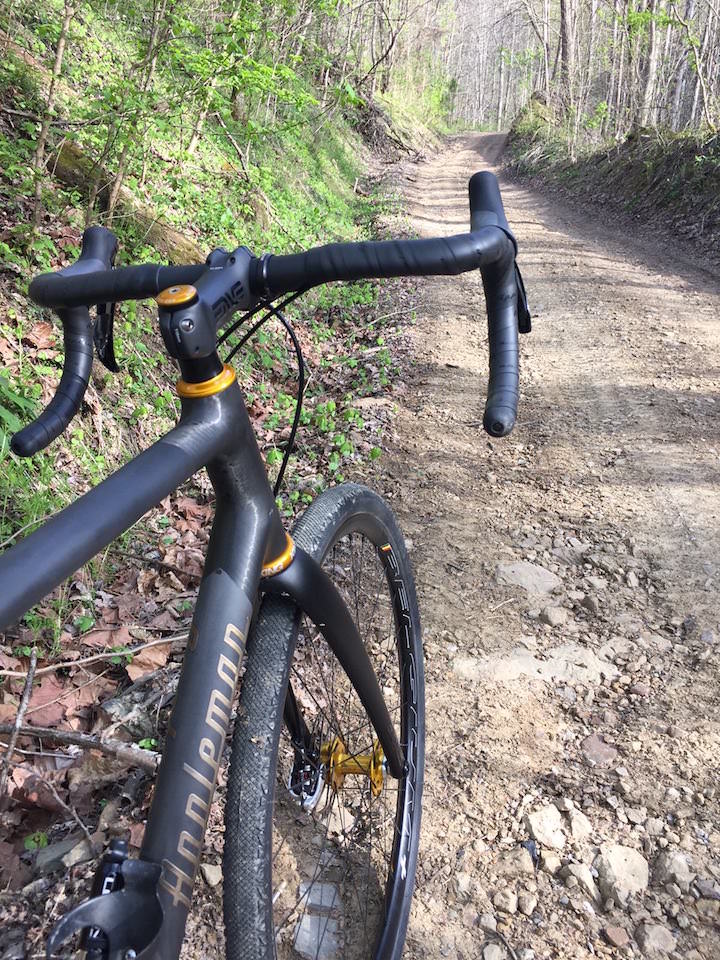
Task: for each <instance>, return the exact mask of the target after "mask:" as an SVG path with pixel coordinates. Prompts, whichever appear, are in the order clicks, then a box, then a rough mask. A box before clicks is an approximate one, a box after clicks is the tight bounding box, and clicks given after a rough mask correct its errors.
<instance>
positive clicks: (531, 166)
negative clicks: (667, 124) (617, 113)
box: [504, 98, 720, 266]
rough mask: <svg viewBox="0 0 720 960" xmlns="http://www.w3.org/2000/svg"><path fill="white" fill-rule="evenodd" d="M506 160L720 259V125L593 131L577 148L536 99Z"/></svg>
mask: <svg viewBox="0 0 720 960" xmlns="http://www.w3.org/2000/svg"><path fill="white" fill-rule="evenodd" d="M593 144H594V145H593ZM504 160H505V166H506V168H507V170H508V171H509V172H510V173H512V174H513V175H514V176H516V177H517V178H518V180H519V181H520V182H523V183H527V184H529V185H536V186H538V187H540V188H541V189H544V190H548V189H549V190H553V191H554V192H555V193H557V195H558V196H560V197H562V198H563V199H565V200H566V201H569V202H572V201H573V200H576V201H579V202H581V203H582V204H585V205H588V209H589V210H594V211H596V212H597V213H598V214H599V215H600V216H602V217H607V216H608V215H615V214H621V215H624V217H625V220H626V223H627V224H628V225H629V226H630V228H631V229H633V230H638V231H640V232H641V233H644V234H646V235H647V236H655V237H658V236H661V237H664V238H665V239H666V240H668V241H669V243H671V244H674V245H675V247H676V249H678V250H681V251H683V250H684V252H686V253H689V254H691V255H692V256H694V257H695V258H697V259H700V260H702V261H706V262H707V263H709V264H712V265H714V266H717V265H718V264H720V134H718V133H717V132H715V133H707V132H705V133H702V132H698V131H691V132H685V133H672V132H670V131H666V130H662V129H657V128H647V129H646V128H638V129H635V130H633V131H632V132H631V133H630V134H628V136H626V137H624V138H623V139H622V140H620V141H619V142H615V141H605V142H602V143H598V141H597V138H596V137H595V138H593V139H592V140H589V141H588V142H587V143H586V145H585V146H581V147H579V148H578V149H577V150H573V151H571V149H570V147H569V145H568V140H567V136H566V133H565V131H563V129H562V128H561V126H560V125H559V124H558V122H557V120H556V119H555V116H554V114H553V112H552V110H551V109H549V108H548V107H547V106H546V105H545V104H544V103H543V102H542V101H541V100H539V99H537V98H533V99H532V100H530V102H529V103H528V105H527V106H526V107H525V108H524V109H523V110H522V111H521V112H520V114H518V116H517V117H516V118H515V120H514V122H513V124H512V126H511V128H510V132H509V136H508V143H507V150H506V152H505V156H504ZM620 223H621V221H619V222H618V228H620Z"/></svg>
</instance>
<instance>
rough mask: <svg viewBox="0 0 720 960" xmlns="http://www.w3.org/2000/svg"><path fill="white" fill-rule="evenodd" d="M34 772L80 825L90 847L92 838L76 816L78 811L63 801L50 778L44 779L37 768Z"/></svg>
mask: <svg viewBox="0 0 720 960" xmlns="http://www.w3.org/2000/svg"><path fill="white" fill-rule="evenodd" d="M34 773H35V776H36V777H37V778H38V779H39V780H42V782H43V783H44V784H45V786H46V787H47V788H48V790H49V791H50V793H52V795H53V797H55V799H56V800H57V802H58V803H59V804H60V806H61V807H62V808H63V810H66V811H67V812H68V813H69V814H70V816H71V817H72V818H73V820H74V821H75V823H76V824H77V825H78V826H79V827H80V829H81V830H82V832H83V833H84V834H85V838H86V840H87V841H88V843H89V844H90V846H91V847H92V846H93V840H92V837H91V836H90V831H89V830H88V828H87V827H86V826H85V824H84V823H83V822H82V820H81V819H80V817H79V816H78V813H77V810H76V809H75V807H73V805H72V804H71V803H65V801H64V800H63V798H62V797H61V796H60V794H59V793H58V792H57V790H56V789H55V784H54V783H51V781H50V780H46V779H45V777H44V776H43V775H42V774H41V773H38V772H37V770H35V771H34Z"/></svg>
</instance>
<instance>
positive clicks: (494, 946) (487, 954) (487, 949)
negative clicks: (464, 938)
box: [482, 943, 507, 960]
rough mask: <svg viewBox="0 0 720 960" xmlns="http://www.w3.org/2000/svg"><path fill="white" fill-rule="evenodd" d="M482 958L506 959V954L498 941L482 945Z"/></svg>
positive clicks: (484, 959) (488, 959) (490, 959)
mask: <svg viewBox="0 0 720 960" xmlns="http://www.w3.org/2000/svg"><path fill="white" fill-rule="evenodd" d="M482 955H483V960H506V958H507V954H506V953H505V950H504V949H503V948H502V947H501V946H500V944H499V943H488V944H486V945H485V946H484V947H483V954H482Z"/></svg>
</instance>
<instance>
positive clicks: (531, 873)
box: [384, 135, 720, 960]
mask: <svg viewBox="0 0 720 960" xmlns="http://www.w3.org/2000/svg"><path fill="white" fill-rule="evenodd" d="M502 145H503V138H502V137H500V136H477V135H475V136H467V137H462V138H458V139H455V140H454V141H452V142H451V143H450V145H449V146H448V148H447V149H446V150H444V151H443V152H441V153H440V154H438V155H436V156H434V157H433V158H431V159H429V160H427V161H424V162H421V163H419V164H416V165H410V166H408V167H407V168H406V169H405V172H404V185H403V193H404V196H405V198H406V204H407V211H408V215H409V218H410V226H411V228H412V230H413V231H414V232H416V233H417V234H418V235H420V236H433V235H438V234H443V233H446V232H448V233H449V232H461V231H463V230H465V229H467V224H468V209H467V199H466V197H467V179H468V177H469V175H470V174H471V173H473V172H474V171H475V170H477V169H482V168H490V169H496V168H497V163H498V158H499V155H500V152H501V149H502ZM502 187H503V195H504V198H505V203H506V211H507V215H508V219H509V221H510V223H511V226H512V227H513V228H514V230H515V231H516V233H517V237H518V240H519V244H520V251H521V254H520V263H521V266H522V269H523V272H524V275H525V281H526V286H527V289H528V293H529V297H530V301H531V308H532V311H533V314H534V319H533V324H534V330H533V333H532V334H531V335H530V336H529V337H525V338H522V373H521V382H522V402H521V409H520V416H519V421H518V425H517V428H516V429H515V431H514V433H513V434H512V436H511V437H510V438H507V439H504V440H500V441H497V440H490V439H489V438H488V437H487V436H486V435H485V434H484V433H483V432H482V429H481V420H482V404H483V402H484V391H485V386H486V381H487V373H486V366H487V344H486V339H487V338H486V328H485V321H484V307H483V300H482V288H481V283H480V279H479V277H477V276H470V275H466V276H464V277H461V278H447V279H446V278H439V279H435V280H431V281H428V282H427V283H424V284H423V285H422V287H421V288H420V293H419V295H420V296H421V297H422V300H421V304H420V308H419V315H418V322H417V325H416V327H414V328H413V332H412V352H413V353H414V356H415V365H414V367H413V368H412V370H411V371H410V372H409V374H408V382H407V386H408V389H407V390H406V392H405V395H404V400H403V401H402V402H401V404H400V407H399V409H398V412H397V417H396V423H395V426H396V441H395V443H394V450H393V451H392V452H391V454H390V463H389V466H388V467H387V474H386V477H385V480H384V483H385V487H386V490H387V491H388V492H389V494H390V495H391V496H392V497H393V503H394V507H395V509H396V511H397V512H398V515H399V517H400V519H401V522H402V525H403V527H404V530H405V531H406V534H407V536H408V537H409V538H410V540H411V541H412V553H411V556H412V558H413V561H414V564H415V568H416V574H417V579H418V585H419V594H420V601H421V609H422V612H423V617H424V636H425V651H426V670H427V726H428V744H427V758H428V760H427V780H426V794H425V804H424V826H423V843H422V855H421V864H420V868H419V878H418V887H417V896H416V900H415V905H414V908H413V913H412V919H411V924H410V930H409V936H408V945H407V949H406V953H405V955H406V956H407V957H408V958H413V960H415V958H417V960H420V958H422V960H431V958H433V960H435V958H440V957H457V958H471V957H480V956H484V957H485V958H486V960H500V958H502V957H504V956H511V954H510V953H509V952H508V951H507V948H506V944H509V945H510V947H512V948H513V949H514V951H515V954H514V955H515V956H517V957H518V958H520V960H532V957H533V956H534V957H538V958H540V957H557V958H562V960H571V958H581V957H582V958H585V957H591V956H598V955H599V956H659V957H662V956H667V955H671V956H673V957H677V958H679V957H682V958H690V960H693V958H694V960H697V958H705V960H710V958H718V957H720V929H719V922H720V921H719V916H720V914H719V908H720V892H719V891H720V812H719V805H718V788H719V785H718V756H719V755H720V715H719V713H718V660H719V659H720V640H719V636H720V633H719V630H718V621H719V620H720V614H719V611H718V605H717V590H718V579H719V578H720V550H719V549H718V547H719V541H720V484H719V481H720V431H719V426H720V390H719V387H720V325H719V324H718V319H719V318H720V283H719V282H718V279H717V278H713V277H712V276H711V275H710V274H708V273H706V272H702V270H700V269H699V268H698V266H697V265H693V264H691V263H687V262H681V261H680V260H679V258H678V255H677V254H676V253H673V251H671V250H667V249H665V248H662V247H660V246H658V245H657V244H653V243H652V242H648V241H647V240H646V241H644V242H642V243H641V242H640V241H638V240H637V238H635V237H634V236H633V234H632V232H631V231H630V230H629V228H628V227H627V225H624V224H623V223H617V222H605V217H604V216H603V213H602V211H598V210H592V211H587V212H579V211H578V210H571V209H569V208H567V207H565V206H562V205H559V204H558V203H556V202H554V201H553V200H552V199H551V198H548V197H542V196H540V195H538V194H536V193H532V192H529V191H527V190H525V189H522V188H520V187H518V186H517V185H515V184H513V183H510V182H507V181H506V180H503V181H502ZM523 843H525V844H526V845H525V846H524V847H523V846H522V844H523ZM495 929H496V930H497V931H498V932H499V934H500V935H498V933H496V932H494V930H495ZM503 938H504V941H506V943H504V942H503Z"/></svg>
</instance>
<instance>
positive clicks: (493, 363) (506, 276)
mask: <svg viewBox="0 0 720 960" xmlns="http://www.w3.org/2000/svg"><path fill="white" fill-rule="evenodd" d="M483 287H484V288H485V299H486V301H487V313H488V348H489V354H490V377H489V381H488V391H487V400H486V401H485V415H484V417H483V426H484V428H485V431H486V433H489V434H490V436H491V437H505V436H507V434H508V433H510V431H511V430H512V428H513V426H514V425H515V420H516V419H517V410H518V398H519V389H520V371H519V347H518V322H517V287H516V285H515V270H514V263H513V261H511V262H510V264H509V265H508V266H507V267H505V268H504V269H502V270H501V269H499V268H496V269H493V270H488V271H486V272H485V273H484V274H483Z"/></svg>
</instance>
